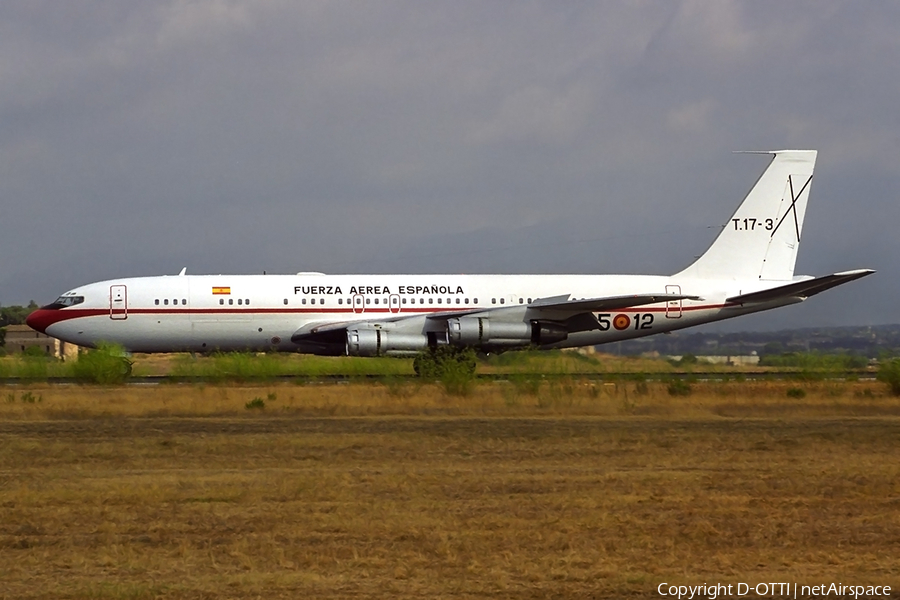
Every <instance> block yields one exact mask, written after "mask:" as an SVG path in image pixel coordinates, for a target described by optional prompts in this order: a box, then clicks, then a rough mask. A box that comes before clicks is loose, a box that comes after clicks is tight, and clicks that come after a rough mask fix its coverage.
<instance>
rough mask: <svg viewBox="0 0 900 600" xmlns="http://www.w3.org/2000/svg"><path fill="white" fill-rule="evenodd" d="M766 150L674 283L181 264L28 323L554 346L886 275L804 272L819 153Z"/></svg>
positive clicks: (411, 352) (196, 348)
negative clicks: (203, 270) (190, 271)
mask: <svg viewBox="0 0 900 600" xmlns="http://www.w3.org/2000/svg"><path fill="white" fill-rule="evenodd" d="M765 154H771V155H772V158H771V162H770V163H769V165H768V166H767V168H766V170H765V171H764V172H763V174H762V175H761V176H760V178H759V180H758V181H757V182H756V185H755V186H754V187H753V188H752V189H751V190H750V192H749V193H748V194H747V196H746V198H745V199H744V201H743V202H742V203H741V205H740V206H739V207H738V209H737V211H736V212H735V213H734V215H733V216H732V217H731V218H730V219H729V220H727V221H726V222H725V224H724V226H723V227H722V230H721V232H720V233H719V234H718V236H717V237H716V239H715V240H714V241H713V243H712V245H711V246H710V247H709V249H708V250H707V251H706V252H705V253H704V254H703V255H702V256H700V257H699V258H698V259H697V260H696V261H695V262H693V263H692V264H691V265H690V266H688V267H687V268H685V269H684V270H682V271H680V272H678V273H675V274H674V275H669V276H659V275H325V274H323V273H318V272H303V273H297V274H296V275H265V274H264V275H187V274H186V270H185V269H182V271H181V273H180V274H179V275H177V276H156V277H137V278H124V279H112V280H108V281H101V282H99V283H92V284H88V285H84V286H81V287H78V288H76V289H74V290H70V291H68V292H66V293H64V294H62V295H61V296H60V297H59V298H57V299H56V301H54V302H52V303H51V304H48V305H46V306H43V307H41V308H40V309H38V310H36V311H35V312H33V313H31V315H30V316H29V317H28V318H27V324H28V325H29V326H31V327H32V328H33V329H35V330H37V331H40V332H43V333H46V334H48V335H50V336H53V337H56V338H59V339H61V340H64V341H66V342H71V343H74V344H77V345H79V346H87V347H96V346H97V345H98V344H99V343H101V342H110V343H114V344H118V345H120V346H121V347H122V348H123V349H124V350H125V351H126V352H140V353H152V352H198V353H208V352H215V351H257V352H259V351H271V350H277V351H284V352H298V353H308V354H319V355H331V356H337V355H350V356H420V353H422V352H423V351H427V350H432V351H435V352H436V351H438V350H439V349H440V351H441V352H443V353H446V352H447V351H448V350H449V352H450V353H451V355H452V354H453V353H454V352H455V350H456V349H459V350H462V349H467V348H469V349H475V350H476V351H478V352H483V353H496V352H503V351H507V350H515V349H524V348H538V349H545V350H546V349H554V348H573V347H579V346H593V345H599V344H606V343H610V342H616V341H619V340H626V339H631V338H637V337H642V336H647V335H653V334H658V333H667V332H671V331H675V330H678V329H684V328H686V327H692V326H695V325H700V324H703V323H710V322H713V321H719V320H722V319H730V318H733V317H737V316H741V315H746V314H750V313H756V312H760V311H764V310H770V309H773V308H779V307H782V306H787V305H791V304H795V303H798V302H803V301H804V300H806V299H807V298H809V297H811V296H814V295H815V294H818V293H820V292H823V291H825V290H828V289H830V288H833V287H835V286H838V285H841V284H844V283H847V282H850V281H853V280H855V279H859V278H861V277H865V276H867V275H870V274H872V273H874V271H873V270H871V269H857V270H852V271H844V272H839V273H833V274H831V275H825V276H821V277H811V276H795V275H794V265H795V262H796V259H797V252H798V250H799V247H800V236H801V233H802V229H803V219H804V216H805V214H806V205H807V201H808V199H809V193H810V185H811V182H812V176H813V170H814V167H815V162H816V151H814V150H777V151H767V152H765ZM457 354H459V353H457ZM416 367H417V370H418V362H417V363H416Z"/></svg>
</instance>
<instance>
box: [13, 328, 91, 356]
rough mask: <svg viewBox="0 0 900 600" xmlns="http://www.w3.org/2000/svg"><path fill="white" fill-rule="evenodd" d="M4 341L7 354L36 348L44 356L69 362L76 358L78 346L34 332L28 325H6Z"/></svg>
mask: <svg viewBox="0 0 900 600" xmlns="http://www.w3.org/2000/svg"><path fill="white" fill-rule="evenodd" d="M5 329H6V341H5V343H4V345H3V349H4V350H5V351H6V353H7V354H18V353H21V352H25V351H26V350H28V348H33V347H38V348H40V349H41V350H42V351H43V352H44V354H48V355H50V356H53V357H56V358H61V359H63V360H70V359H73V358H75V357H77V356H78V346H76V345H75V344H69V343H67V342H64V341H62V340H58V339H56V338H55V337H50V336H49V335H47V334H45V333H41V332H39V331H35V330H34V329H32V328H31V327H29V326H28V325H7V326H6V327H5Z"/></svg>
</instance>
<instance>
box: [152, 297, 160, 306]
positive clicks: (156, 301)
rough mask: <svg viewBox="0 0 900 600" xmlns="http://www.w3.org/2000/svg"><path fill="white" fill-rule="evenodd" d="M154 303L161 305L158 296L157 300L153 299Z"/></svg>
mask: <svg viewBox="0 0 900 600" xmlns="http://www.w3.org/2000/svg"><path fill="white" fill-rule="evenodd" d="M153 304H155V305H157V306H159V298H157V299H156V300H154V301H153Z"/></svg>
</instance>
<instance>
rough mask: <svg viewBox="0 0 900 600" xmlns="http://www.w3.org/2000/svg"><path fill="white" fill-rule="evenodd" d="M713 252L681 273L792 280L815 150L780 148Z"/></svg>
mask: <svg viewBox="0 0 900 600" xmlns="http://www.w3.org/2000/svg"><path fill="white" fill-rule="evenodd" d="M765 154H773V155H774V158H773V159H772V162H771V163H769V166H768V168H767V169H766V170H765V172H763V174H762V175H761V176H760V178H759V181H757V182H756V185H755V186H753V189H752V190H750V193H749V194H747V197H746V198H744V201H743V202H742V203H741V205H740V206H739V207H738V209H737V211H736V212H735V213H734V215H733V216H732V218H731V219H730V220H729V221H728V222H726V223H725V228H724V229H723V230H722V232H721V233H720V234H719V237H717V238H716V240H715V241H714V242H713V244H712V246H710V247H709V250H707V251H706V253H705V254H703V256H701V257H700V258H698V259H697V260H696V261H695V262H694V264H692V265H691V266H689V267H688V268H687V269H685V270H684V271H682V272H680V273H678V276H680V277H697V278H704V279H757V278H758V279H766V280H775V281H790V280H791V279H792V278H793V275H794V264H795V263H796V261H797V250H798V249H799V248H800V232H801V231H802V230H803V216H804V215H805V214H806V202H807V200H808V199H809V188H810V185H811V184H812V176H813V168H814V167H815V165H816V151H815V150H776V151H772V152H766V153H765Z"/></svg>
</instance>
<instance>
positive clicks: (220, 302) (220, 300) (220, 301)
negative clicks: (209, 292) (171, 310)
mask: <svg viewBox="0 0 900 600" xmlns="http://www.w3.org/2000/svg"><path fill="white" fill-rule="evenodd" d="M156 303H157V304H159V301H158V300H157V302H156ZM219 304H225V298H219Z"/></svg>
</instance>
